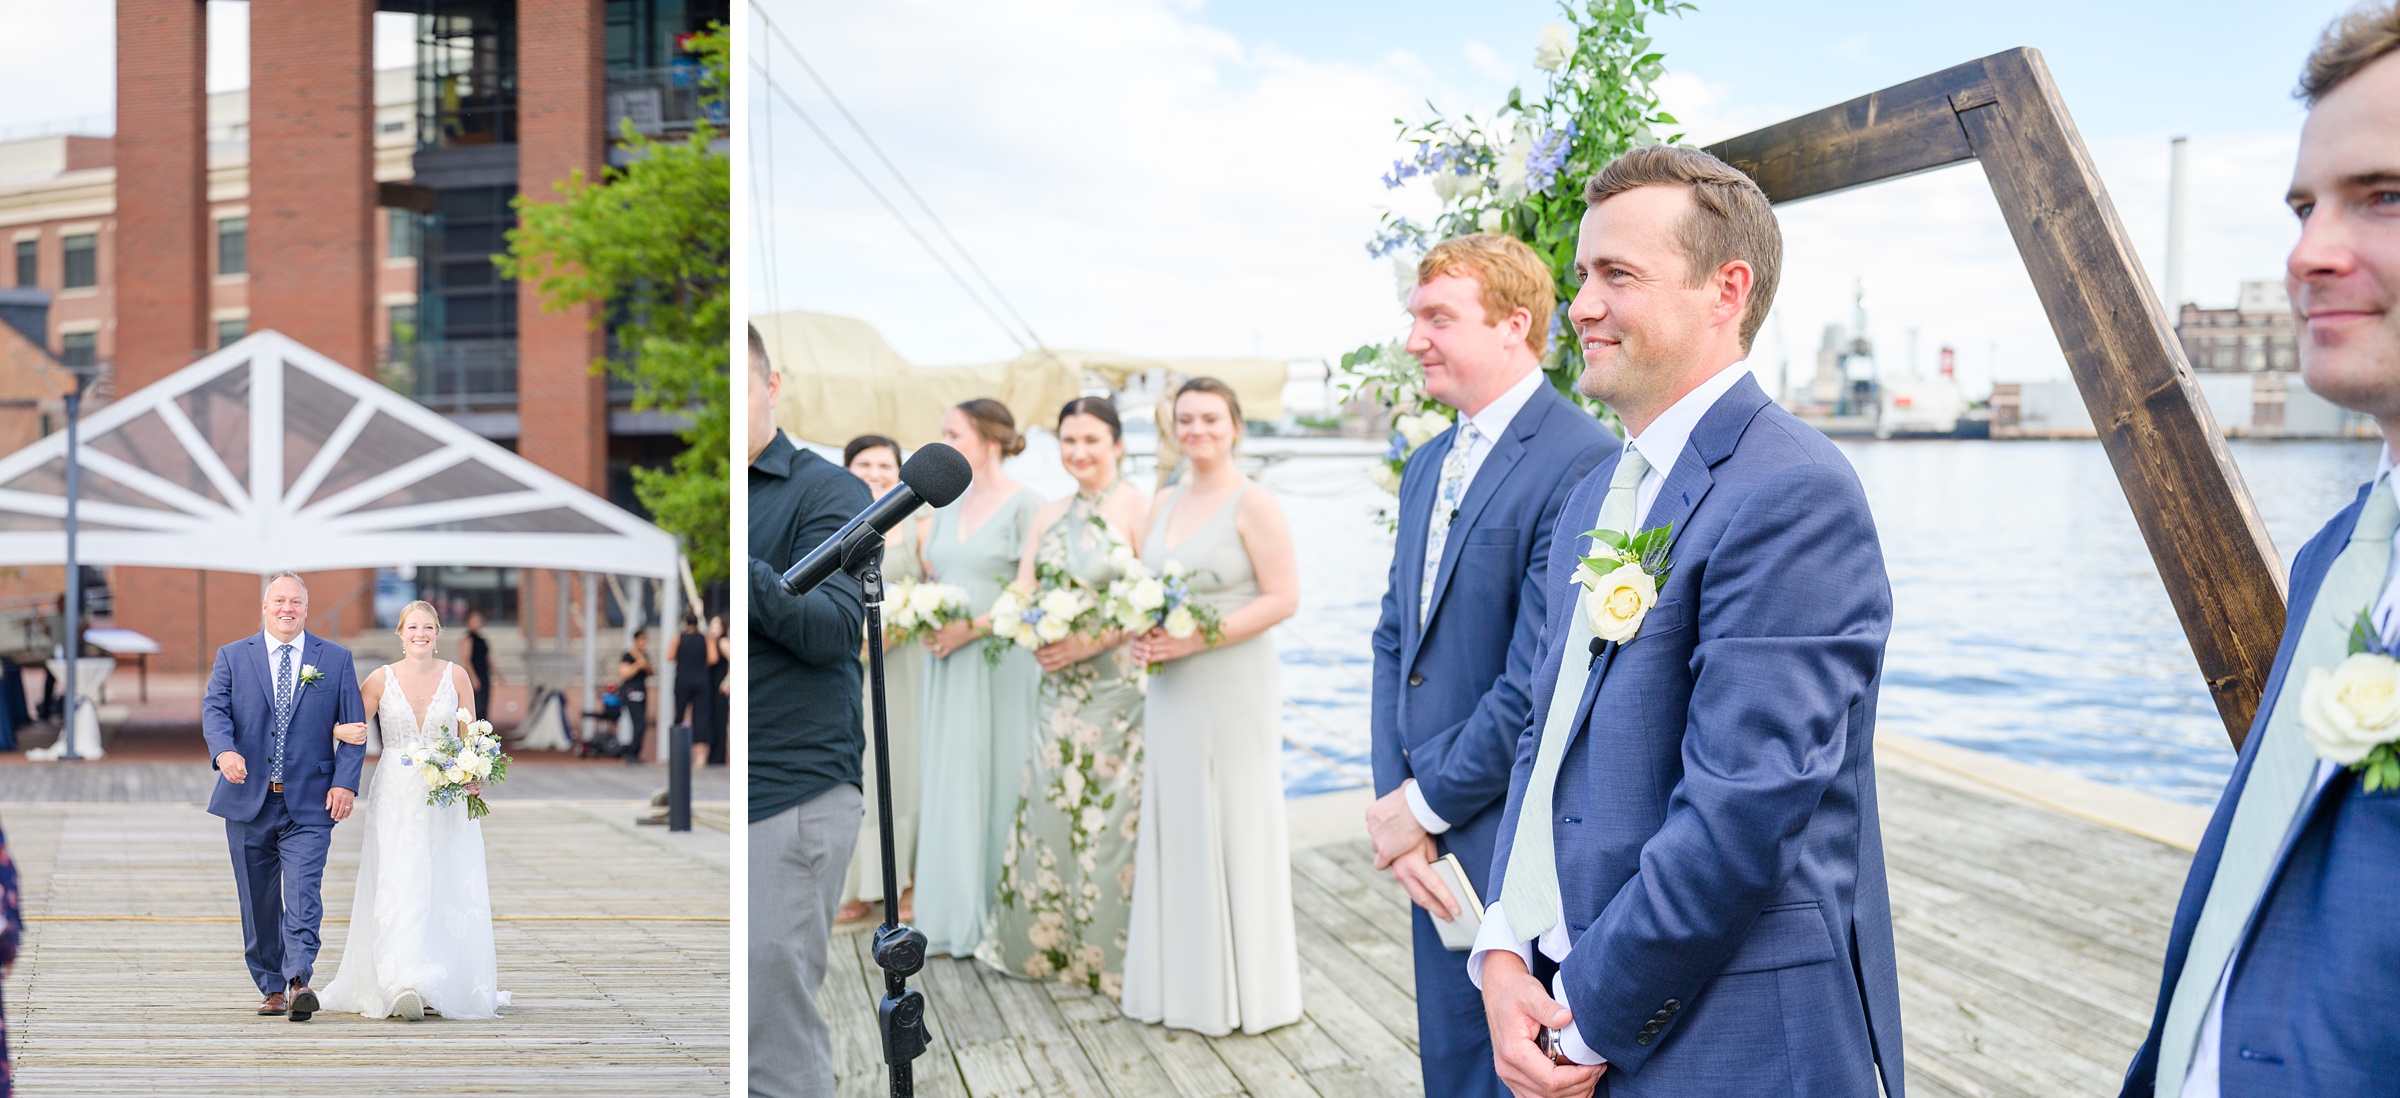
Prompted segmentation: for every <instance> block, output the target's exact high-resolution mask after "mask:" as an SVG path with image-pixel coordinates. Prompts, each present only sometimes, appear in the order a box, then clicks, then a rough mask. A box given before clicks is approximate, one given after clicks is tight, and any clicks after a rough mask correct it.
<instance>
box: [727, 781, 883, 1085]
mask: <svg viewBox="0 0 2400 1098" xmlns="http://www.w3.org/2000/svg"><path fill="white" fill-rule="evenodd" d="M861 814H862V813H861V803H860V798H859V792H858V787H857V786H854V785H837V786H835V787H833V788H832V789H829V790H826V791H825V792H823V793H820V794H818V795H817V796H815V797H813V798H811V799H809V800H806V801H802V802H801V803H800V804H798V805H795V806H793V807H791V808H787V809H785V810H783V811H781V812H778V813H776V814H775V815H773V816H769V817H767V818H766V819H764V820H760V821H758V822H757V823H754V824H751V825H750V1094H751V1098H831V1096H832V1094H833V1030H832V1029H831V1027H829V1026H827V1025H826V1024H825V1016H824V1015H823V1014H822V1013H820V1012H819V1011H818V1010H817V1006H816V1002H815V1000H816V996H817V991H818V989H819V988H821V987H823V986H824V984H825V944H826V942H825V940H826V938H827V937H828V936H829V935H830V934H831V933H832V931H833V915H834V910H835V908H836V907H837V906H839V904H840V902H841V895H842V875H843V873H844V872H845V871H846V870H848V869H849V867H850V852H851V850H852V849H854V848H855V847H856V846H857V843H858V824H859V820H860V818H861ZM856 991H863V988H862V989H855V990H854V993H853V994H850V995H845V996H842V997H841V1000H840V1002H841V1006H839V1007H838V1008H837V1009H842V1010H872V1009H873V1007H872V1006H871V1005H869V1004H868V1002H867V1000H866V998H865V997H864V996H863V995H860V994H856V993H855V992H856Z"/></svg>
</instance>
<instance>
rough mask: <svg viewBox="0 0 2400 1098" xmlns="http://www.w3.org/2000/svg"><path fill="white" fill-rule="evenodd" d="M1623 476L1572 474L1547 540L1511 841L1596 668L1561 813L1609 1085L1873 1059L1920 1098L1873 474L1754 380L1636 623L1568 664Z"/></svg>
mask: <svg viewBox="0 0 2400 1098" xmlns="http://www.w3.org/2000/svg"><path fill="white" fill-rule="evenodd" d="M1652 460H1653V461H1656V460H1657V459H1655V458H1653V459H1652ZM1662 464H1663V463H1662ZM1615 470H1616V461H1614V460H1610V461H1604V462H1602V463H1601V464H1600V466H1599V467H1598V468H1597V469H1594V470H1593V471H1592V474H1591V475H1590V476H1588V477H1586V478H1585V479H1584V481H1583V483H1582V484H1580V485H1578V486H1577V487H1576V490H1575V494H1574V495H1573V497H1572V498H1570V499H1569V500H1568V502H1567V504H1566V509H1565V513H1564V515H1563V516H1562V517H1561V520H1560V524H1559V527H1558V532H1557V534H1556V535H1555V536H1554V537H1553V539H1552V542H1551V559H1550V566H1549V575H1550V576H1551V577H1552V579H1551V588H1552V591H1551V599H1550V605H1549V621H1548V623H1547V626H1546V627H1545V629H1544V631H1543V643H1542V654H1541V662H1540V665H1539V668H1540V669H1539V671H1538V673H1537V676H1536V678H1535V681H1534V683H1533V698H1534V704H1533V711H1532V713H1531V716H1530V719H1529V720H1528V722H1527V726H1528V731H1527V733H1526V735H1525V736H1524V738H1523V739H1522V740H1521V741H1520V742H1519V746H1518V754H1517V763H1516V768H1515V773H1514V775H1513V776H1512V778H1511V781H1510V784H1509V795H1508V811H1507V815H1506V817H1505V818H1504V819H1503V821H1502V823H1501V826H1500V831H1499V834H1500V835H1501V836H1503V837H1505V836H1511V835H1514V834H1515V828H1516V825H1517V813H1518V811H1519V809H1520V807H1521V806H1522V804H1523V802H1524V793H1525V786H1526V783H1527V781H1528V779H1529V778H1530V776H1531V773H1532V770H1533V758H1534V753H1535V750H1536V748H1537V747H1538V746H1539V744H1540V742H1541V729H1542V727H1543V725H1544V723H1545V721H1546V720H1547V719H1548V717H1549V708H1550V705H1549V703H1550V698H1551V692H1552V690H1553V689H1554V688H1555V687H1556V684H1557V682H1558V677H1559V671H1560V667H1561V663H1562V661H1564V660H1567V659H1577V660H1591V661H1593V663H1594V667H1593V672H1592V678H1591V681H1590V683H1589V684H1588V685H1587V686H1586V688H1585V690H1584V692H1583V694H1582V696H1581V698H1580V699H1579V700H1578V702H1577V705H1578V708H1577V711H1576V715H1575V717H1574V720H1573V723H1572V724H1571V725H1570V726H1569V727H1570V728H1571V729H1572V735H1571V738H1570V740H1569V742H1568V746H1567V749H1566V754H1565V756H1564V759H1563V760H1562V766H1561V768H1560V771H1559V778H1558V785H1557V790H1556V795H1555V796H1556V799H1555V806H1556V807H1555V810H1556V815H1555V816H1554V817H1553V818H1552V819H1551V820H1550V821H1549V826H1550V827H1551V828H1552V835H1553V838H1554V841H1555V848H1556V851H1557V859H1558V867H1559V872H1558V877H1559V890H1560V899H1561V901H1562V904H1563V907H1564V909H1565V916H1566V923H1567V931H1568V934H1569V936H1570V938H1571V940H1572V941H1573V945H1574V949H1573V952H1572V953H1570V954H1569V956H1568V958H1567V961H1566V963H1565V964H1564V965H1563V966H1561V969H1560V972H1561V976H1562V979H1563V982H1564V984H1565V989H1566V993H1567V1005H1568V1007H1569V1008H1570V1009H1571V1010H1572V1011H1573V1012H1574V1015H1575V1022H1576V1027H1577V1029H1578V1031H1579V1033H1580V1035H1581V1036H1582V1038H1583V1040H1584V1042H1585V1043H1586V1044H1588V1045H1590V1046H1591V1047H1592V1049H1593V1050H1594V1051H1597V1052H1598V1053H1600V1054H1601V1055H1602V1056H1605V1057H1607V1058H1608V1061H1609V1064H1610V1067H1609V1070H1608V1073H1607V1074H1606V1075H1605V1076H1603V1077H1602V1078H1603V1079H1604V1080H1605V1082H1606V1084H1607V1090H1608V1093H1609V1094H1610V1095H1611V1096H1612V1098H1625V1096H1629V1095H1678V1096H1708V1095H1726V1096H1737V1095H1738V1096H1742V1098H1748V1096H1751V1095H1759V1094H1797V1095H1816V1094H1843V1095H1851V1094H1870V1095H1871V1094H1873V1093H1875V1083H1874V1071H1875V1065H1877V1064H1880V1065H1881V1066H1882V1069H1883V1078H1884V1086H1885V1090H1886V1091H1887V1092H1888V1093H1889V1094H1890V1095H1891V1098H1905V1095H1904V1090H1903V1084H1902V1071H1901V1056H1900V1051H1901V1045H1900V1009H1899V1008H1900V1004H1899V976H1898V971H1897V968H1896V967H1895V961H1894V957H1893V950H1892V928H1891V902H1890V899H1889V895H1888V893H1887V891H1886V886H1885V881H1884V870H1883V847H1882V832H1881V823H1880V821H1879V819H1878V816H1877V813H1876V809H1875V768H1874V762H1873V755H1872V750H1871V748H1872V738H1873V734H1874V724H1875V695H1876V689H1877V685H1878V682H1879V680H1880V677H1881V674H1882V665H1883V650H1884V640H1885V637H1886V636H1887V634H1888V633H1889V631H1890V626H1891V587H1890V584H1889V582H1888V581H1887V579H1886V578H1885V575H1884V570H1883V553H1882V549H1881V547H1880V546H1879V544H1878V542H1877V540H1876V535H1875V526H1874V520H1873V518H1872V517H1871V516H1870V515H1869V514H1868V511H1867V501H1866V496H1865V493H1864V492H1863V491H1862V490H1861V489H1860V487H1859V483H1858V477H1857V475H1856V474H1855V473H1854V472H1852V470H1851V468H1850V465H1849V463H1848V462H1847V461H1846V460H1844V459H1843V457H1842V455H1841V452H1840V451H1838V450H1836V449H1835V448H1834V446H1833V444H1832V443H1830V442H1827V441H1826V440H1825V437H1824V436H1823V435H1820V434H1818V433H1817V432H1816V431H1814V430H1812V429H1810V428H1809V427H1808V426H1806V425H1805V424H1802V423H1801V422H1800V421H1798V420H1797V419H1794V418H1793V417H1792V416H1791V415H1790V414H1788V413H1786V412H1785V411H1783V409H1781V408H1778V407H1775V406H1774V405H1773V404H1772V403H1770V402H1769V401H1768V400H1767V397H1766V394H1765V393H1764V392H1762V391H1761V390H1760V389H1759V387H1758V385H1757V383H1756V382H1755V381H1754V380H1752V379H1750V378H1747V377H1745V378H1743V379H1742V380H1741V381H1739V382H1737V383H1735V385H1734V386H1733V388H1731V389H1730V390H1728V391H1727V392H1726V394H1725V395H1724V396H1722V397H1720V398H1719V399H1718V400H1717V403H1716V404H1715V405H1714V406H1712V407H1711V408H1710V409H1709V410H1708V411H1707V412H1706V413H1705V414H1703V415H1702V416H1701V418H1700V421H1699V423H1698V425H1697V426H1696V427H1694V429H1693V431H1692V434H1691V437H1690V439H1689V440H1688V441H1687V442H1686V443H1685V447H1684V450H1683V452H1682V454H1680V455H1679V456H1678V457H1677V458H1676V459H1675V462H1674V466H1673V468H1672V469H1671V470H1670V471H1669V472H1668V474H1667V479H1666V481H1665V483H1664V485H1663V486H1662V488H1661V490H1660V492H1659V494H1658V497H1657V500H1656V502H1655V503H1653V504H1652V505H1651V508H1650V512H1649V514H1648V515H1647V516H1645V518H1644V521H1643V527H1644V529H1649V528H1655V527H1659V526H1665V525H1668V524H1670V523H1671V524H1673V527H1674V534H1673V537H1672V550H1671V554H1672V556H1671V574H1670V576H1669V578H1668V580H1667V582H1666V584H1665V585H1664V586H1663V587H1662V588H1661V590H1660V592H1659V600H1658V603H1657V605H1655V606H1654V607H1652V608H1651V610H1650V612H1649V616H1648V618H1647V619H1646V620H1645V621H1644V622H1643V623H1642V626H1641V630H1640V632H1639V633H1638V634H1637V635H1636V636H1635V637H1634V639H1632V640H1631V641H1628V642H1626V643H1624V644H1615V645H1605V646H1603V648H1602V652H1601V654H1600V655H1598V656H1597V657H1595V656H1593V655H1592V654H1591V653H1590V652H1589V651H1588V650H1585V649H1581V648H1579V649H1578V650H1576V651H1573V652H1562V651H1560V650H1559V646H1560V643H1561V641H1562V639H1563V638H1564V637H1565V636H1566V635H1567V630H1568V627H1569V619H1568V617H1567V615H1568V614H1570V613H1574V612H1576V611H1577V603H1578V601H1579V600H1578V599H1576V598H1574V597H1571V596H1572V595H1573V594H1575V593H1576V590H1575V589H1572V588H1570V587H1569V586H1568V585H1569V584H1570V583H1571V582H1572V580H1571V578H1570V577H1571V576H1572V574H1573V569H1574V565H1575V561H1576V558H1577V557H1578V556H1579V555H1581V553H1583V552H1584V551H1585V550H1586V546H1585V540H1586V539H1584V538H1583V537H1582V536H1581V535H1582V533H1583V531H1584V530H1585V529H1587V528H1589V526H1590V524H1591V523H1592V521H1593V519H1594V517H1595V516H1596V515H1597V514H1598V513H1599V509H1600V501H1601V499H1602V497H1603V496H1604V495H1606V493H1607V489H1608V481H1609V477H1610V476H1611V475H1613V474H1614V472H1615ZM1533 826H1541V824H1539V823H1536V824H1534V825H1533ZM1508 846H1509V844H1508V842H1506V841H1502V842H1501V843H1500V844H1499V847H1498V849H1497V850H1496V851H1495V855H1496V856H1495V859H1494V866H1493V870H1492V878H1491V880H1492V884H1491V893H1490V895H1491V896H1492V897H1493V898H1497V897H1498V895H1499V894H1500V890H1501V888H1502V886H1503V884H1504V883H1505V882H1506V880H1507V873H1508Z"/></svg>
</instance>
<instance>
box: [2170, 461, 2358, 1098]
mask: <svg viewBox="0 0 2400 1098" xmlns="http://www.w3.org/2000/svg"><path fill="white" fill-rule="evenodd" d="M2368 490H2370V491H2371V490H2372V486H2370V487H2369V489H2368ZM2365 501H2366V492H2365V491H2362V492H2360V493H2359V495H2358V498H2357V499H2356V500H2353V501H2352V502H2351V504H2350V506H2349V507H2347V508H2344V509H2343V510H2342V512H2341V513H2340V514H2337V515H2335V516H2334V517H2333V521H2331V522H2328V523H2326V524H2325V528H2324V529H2323V530H2320V531H2318V532H2317V536H2316V537H2314V538H2311V539H2309V542H2308V544H2307V545H2306V546H2305V547H2303V548H2302V549H2301V550H2300V555H2299V557H2298V559H2296V560H2294V561H2293V562H2292V583H2291V604H2290V607H2289V609H2288V611H2287V612H2286V614H2285V617H2284V627H2283V645H2282V648H2281V649H2280V650H2278V651H2277V652H2276V654H2275V669H2274V671H2273V672H2271V673H2270V674H2269V675H2268V677H2267V689H2266V693H2265V699H2266V700H2265V701H2263V702H2261V703H2260V705H2259V707H2258V716H2257V717H2256V718H2255V719H2253V720H2252V721H2251V722H2250V736H2249V738H2248V739H2246V740H2244V741H2242V752H2241V756H2240V758H2239V760H2238V761H2236V762H2235V763H2234V767H2233V777H2232V778H2231V779H2229V780H2228V781H2227V782H2226V783H2225V795H2224V797H2223V798H2222V799H2220V800H2219V801H2218V802H2217V811H2216V815H2214V816H2213V817H2211V818H2210V819H2209V821H2208V830H2207V831H2205V832H2203V833H2202V835H2201V839H2200V850H2199V852H2198V853H2196V854H2194V855H2193V857H2192V871H2191V876H2190V877H2188V878H2186V879H2185V881H2184V884H2183V900H2182V902H2181V903H2180V904H2178V905H2177V906H2176V909H2175V926H2174V929H2173V931H2172V932H2171V933H2170V934H2169V935H2168V937H2167V960H2166V967H2165V970H2164V973H2163V976H2162V979H2161V980H2160V982H2159V992H2158V1009H2157V1014H2156V1016H2155V1017H2153V1018H2152V1019H2151V1022H2150V1035H2149V1037H2148V1038H2147V1039H2145V1040H2144V1041H2143V1042H2142V1047H2141V1050H2140V1051H2138V1052H2136V1053H2135V1054H2134V1060H2133V1067H2132V1069H2131V1070H2130V1071H2128V1072H2127V1073H2126V1077H2125V1088H2124V1092H2123V1093H2124V1094H2125V1095H2126V1096H2127V1098H2146V1096H2148V1095H2149V1094H2151V1093H2152V1090H2153V1088H2154V1087H2155V1086H2156V1085H2157V1081H2158V1042H2159V1030H2160V1028H2161V1027H2163V1026H2164V1025H2165V1024H2166V1020H2167V1005H2168V1001H2169V997H2170V996H2171V995H2172V994H2173V993H2174V990H2175V983H2176V981H2177V979H2179V978H2180V977H2181V975H2182V973H2183V963H2184V958H2185V956H2186V955H2188V954H2189V953H2190V951H2191V947H2192V931H2193V928H2194V926H2195V925H2197V924H2198V922H2199V921H2200V908H2201V905H2202V904H2204V903H2206V902H2207V900H2208V890H2209V884H2210V882H2211V881H2213V880H2214V879H2215V877H2216V875H2217V863H2218V861H2219V860H2220V859H2221V858H2222V857H2223V856H2224V853H2225V836H2226V832H2227V830H2228V829H2229V828H2230V827H2231V826H2232V823H2233V809H2234V805H2235V804H2237V803H2238V802H2239V801H2240V800H2241V796H2242V788H2243V786H2244V785H2246V784H2247V783H2248V782H2249V780H2250V765H2251V763H2252V762H2253V761H2254V760H2255V759H2256V758H2257V757H2258V749H2259V745H2260V744H2261V743H2264V742H2266V735H2265V732H2266V728H2267V718H2268V717H2269V716H2270V715H2271V714H2272V713H2273V712H2274V707H2275V699H2276V697H2277V696H2278V695H2280V694H2281V693H2282V691H2283V688H2284V687H2285V685H2286V684H2287V683H2288V682H2289V675H2290V673H2291V670H2292V666H2291V665H2292V653H2293V650H2294V649H2296V648H2298V647H2299V644H2300V629H2301V624H2302V623H2304V622H2306V621H2307V620H2308V614H2309V608H2310V607H2311V606H2312V605H2313V604H2314V603H2315V602H2316V597H2317V588H2318V587H2319V586H2320V585H2321V584H2323V583H2324V582H2325V573H2326V571H2327V570H2328V569H2330V568H2331V567H2333V560H2334V558H2335V557H2337V556H2340V555H2341V552H2342V549H2343V547H2344V546H2346V545H2348V544H2349V541H2350V531H2351V529H2352V528H2353V527H2355V526H2356V525H2357V524H2358V513H2359V510H2360V508H2361V506H2362V505H2363V504H2364V503H2365ZM2336 609H2338V610H2340V611H2341V612H2342V613H2343V614H2344V615H2345V616H2347V615H2350V614H2354V613H2356V612H2358V611H2363V610H2366V609H2367V607H2364V606H2360V607H2337V608H2336ZM2299 813H2300V814H2299V819H2300V821H2301V823H2300V826H2299V827H2298V828H2296V829H2294V831H2293V833H2292V834H2291V835H2289V836H2287V837H2286V838H2285V839H2284V845H2283V848H2282V850H2281V851H2280V852H2279V854H2278V855H2277V864H2276V867H2275V869H2274V872H2273V875H2272V876H2270V877H2269V878H2268V883H2267V892H2266V897H2265V899H2264V900H2263V901H2262V902H2261V903H2260V904H2259V906H2258V910H2257V912H2256V913H2255V914H2253V915H2252V916H2251V917H2250V926H2249V927H2248V929H2247V930H2246V931H2245V932H2244V936H2243V938H2242V942H2241V948H2240V952H2239V953H2238V954H2236V959H2235V962H2234V972H2233V983H2232V985H2231V986H2230V987H2229V988H2228V989H2227V991H2226V995H2225V1022H2224V1030H2223V1037H2222V1039H2221V1042H2220V1044H2219V1052H2220V1055H2219V1057H2218V1059H2217V1065H2218V1066H2217V1071H2218V1091H2219V1093H2220V1094H2222V1095H2224V1096H2225V1098H2241V1096H2247V1095H2310V1096H2314V1098H2353V1096H2357V1098H2364V1096H2366V1095H2388V1094H2392V1093H2394V1092H2395V1091H2396V1090H2400V1008H2396V1007H2395V1006H2394V998H2395V996H2396V995H2400V934H2396V933H2394V932H2393V931H2392V929H2391V927H2392V918H2393V913H2394V912H2396V911H2400V791H2395V790H2389V789H2385V790H2378V791H2376V792H2373V793H2368V792H2366V791H2364V790H2362V789H2360V788H2359V786H2358V775H2356V774H2352V773H2350V772H2349V771H2348V770H2340V771H2336V772H2335V773H2334V775H2333V777H2332V778H2331V779H2330V780H2328V781H2327V782H2326V783H2325V786H2324V788H2323V789H2321V790H2319V791H2318V792H2317V793H2316V794H2315V795H2314V796H2313V797H2311V798H2310V799H2309V800H2307V801H2306V802H2304V803H2303V804H2302V805H2301V807H2300V810H2299ZM2170 1098H2171V1096H2170Z"/></svg>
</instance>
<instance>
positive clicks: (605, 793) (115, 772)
mask: <svg viewBox="0 0 2400 1098" xmlns="http://www.w3.org/2000/svg"><path fill="white" fill-rule="evenodd" d="M205 755H206V751H205V749H199V750H195V751H194V752H193V754H192V757H191V759H190V761H188V762H158V761H154V760H133V759H125V760H120V759H102V760H100V761H98V762H78V763H61V762H26V761H25V760H24V758H23V757H22V756H6V755H0V804H14V803H18V802H23V801H150V802H174V801H188V802H191V803H194V804H207V803H208V794H209V790H210V789H212V788H213V787H215V785H216V782H217V773H216V771H214V770H211V769H209V766H208V759H207V758H206V757H205ZM726 769H727V768H725V767H722V766H701V767H693V768H692V800H694V801H722V800H725V799H726V798H727V797H728V796H730V794H729V792H728V790H729V788H730V785H729V783H730V778H729V776H728V775H727V773H726ZM374 771H375V762H374V760H372V759H370V760H368V762H367V774H368V775H372V774H373V773H374ZM360 786H361V788H372V787H371V786H367V785H366V784H365V782H364V781H363V780H362V781H361V783H360ZM666 787H667V768H666V767H664V766H661V765H658V764H655V763H653V764H649V765H644V766H627V765H625V764H624V763H622V762H618V761H616V760H613V759H593V760H588V761H587V760H568V759H558V758H545V757H543V755H540V754H534V753H531V752H528V753H527V756H526V757H524V758H521V759H519V760H518V761H517V762H516V764H515V765H514V766H512V767H510V768H509V777H508V781H507V782H506V783H504V784H502V785H501V786H500V787H499V788H498V789H496V790H494V792H493V794H492V800H493V803H495V804H497V803H499V802H500V801H501V800H503V799H507V800H545V801H602V800H619V799H631V798H640V797H647V796H649V795H650V794H651V793H653V792H655V791H657V790H661V789H665V788H666Z"/></svg>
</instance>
